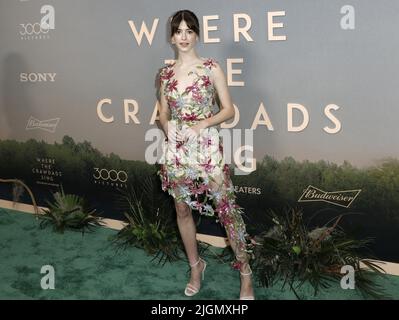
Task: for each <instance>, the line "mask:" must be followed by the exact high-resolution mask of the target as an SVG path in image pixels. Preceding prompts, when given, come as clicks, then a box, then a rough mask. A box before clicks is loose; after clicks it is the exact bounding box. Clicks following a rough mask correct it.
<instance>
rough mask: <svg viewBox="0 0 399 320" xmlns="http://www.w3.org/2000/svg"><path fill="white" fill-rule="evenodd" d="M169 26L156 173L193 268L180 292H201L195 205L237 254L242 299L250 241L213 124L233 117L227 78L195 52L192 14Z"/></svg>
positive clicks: (248, 288)
mask: <svg viewBox="0 0 399 320" xmlns="http://www.w3.org/2000/svg"><path fill="white" fill-rule="evenodd" d="M170 24H171V25H170V27H171V42H172V44H174V45H175V46H176V48H177V52H178V58H177V59H176V61H175V62H174V63H172V64H167V65H165V66H164V67H163V68H162V69H161V72H160V114H159V119H160V123H161V126H162V129H163V130H164V132H165V134H166V138H165V140H164V141H163V152H162V156H161V159H160V160H159V163H161V169H160V170H159V171H158V174H159V176H160V178H161V180H162V189H163V190H164V191H166V190H167V191H168V192H169V194H170V195H172V196H173V197H174V201H175V206H176V212H177V224H178V228H179V231H180V235H181V238H182V240H183V243H184V247H185V250H186V253H187V257H188V260H189V264H190V266H191V278H190V281H189V283H188V284H187V286H186V289H185V291H184V292H185V294H186V295H187V296H193V295H195V294H196V293H197V292H198V291H199V289H200V286H201V275H202V280H203V279H204V272H205V269H206V262H205V261H204V260H203V259H201V258H200V257H199V255H198V249H197V241H196V228H195V224H194V220H193V216H192V209H195V210H198V211H199V213H200V214H205V215H209V216H215V217H217V221H220V222H221V224H222V225H223V226H224V227H225V229H226V232H227V236H228V239H229V243H230V245H231V247H232V249H233V250H234V253H235V256H236V261H234V262H233V267H234V268H236V269H239V270H240V275H241V291H240V299H244V300H247V299H251V300H252V299H254V292H253V288H252V280H251V274H252V271H251V268H250V266H249V258H250V255H249V253H250V252H251V250H250V241H249V237H248V234H247V233H246V228H245V224H244V221H243V219H242V216H241V214H242V208H241V207H239V206H238V205H237V204H236V203H235V195H234V187H233V184H232V182H231V179H230V171H229V167H228V165H227V164H225V162H224V158H223V146H222V143H221V142H220V139H219V132H218V130H217V129H216V128H215V126H216V125H218V124H220V123H222V122H224V121H226V120H228V119H230V118H232V117H233V116H234V107H233V104H232V101H231V97H230V94H229V91H228V88H227V83H226V78H225V75H224V73H223V70H222V68H221V67H220V66H219V64H218V62H217V61H216V60H214V59H212V58H208V59H204V58H201V57H199V56H198V55H197V53H196V51H195V45H196V43H197V42H198V41H199V33H200V32H199V23H198V19H197V17H196V16H195V14H194V13H193V12H191V11H189V10H181V11H178V12H176V13H175V14H174V16H173V17H172V19H171V21H170ZM216 94H217V95H218V96H219V100H220V102H221V103H220V104H221V107H220V111H219V112H218V113H216V112H215V110H213V105H214V104H215V95H216ZM209 202H211V203H212V205H210V204H209Z"/></svg>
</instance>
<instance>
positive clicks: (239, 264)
mask: <svg viewBox="0 0 399 320" xmlns="http://www.w3.org/2000/svg"><path fill="white" fill-rule="evenodd" d="M242 265H243V263H242V262H241V261H238V260H235V261H234V262H233V263H232V265H231V266H232V268H233V269H235V270H241V267H242Z"/></svg>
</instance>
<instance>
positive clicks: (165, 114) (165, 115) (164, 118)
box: [159, 81, 170, 136]
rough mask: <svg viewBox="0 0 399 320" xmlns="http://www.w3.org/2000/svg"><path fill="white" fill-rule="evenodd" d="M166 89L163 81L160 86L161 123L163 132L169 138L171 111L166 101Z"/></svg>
mask: <svg viewBox="0 0 399 320" xmlns="http://www.w3.org/2000/svg"><path fill="white" fill-rule="evenodd" d="M164 89H165V82H164V81H161V84H160V89H159V91H160V94H159V96H160V99H159V105H160V107H159V122H160V123H161V127H162V130H163V131H164V133H165V135H166V136H167V133H168V121H169V118H170V110H169V106H168V102H167V101H166V98H165V95H164Z"/></svg>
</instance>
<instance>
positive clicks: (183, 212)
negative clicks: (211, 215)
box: [175, 200, 204, 288]
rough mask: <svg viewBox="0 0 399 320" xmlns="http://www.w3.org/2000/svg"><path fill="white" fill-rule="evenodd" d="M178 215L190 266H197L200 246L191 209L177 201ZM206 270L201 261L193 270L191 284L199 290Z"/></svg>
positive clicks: (178, 222)
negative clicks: (202, 274) (202, 273)
mask: <svg viewBox="0 0 399 320" xmlns="http://www.w3.org/2000/svg"><path fill="white" fill-rule="evenodd" d="M175 206H176V213H177V226H178V227H179V231H180V236H181V238H182V240H183V244H184V248H185V250H186V254H187V257H188V261H189V263H190V265H193V264H195V263H196V262H197V261H198V259H199V255H198V246H197V239H196V227H195V223H194V219H193V215H192V211H191V208H190V207H189V206H188V204H187V203H185V202H177V201H176V200H175ZM203 269H204V263H203V262H202V261H200V263H198V264H197V265H196V266H194V267H192V268H191V278H190V283H191V284H192V285H193V286H194V287H196V288H199V287H200V284H201V272H202V270H203Z"/></svg>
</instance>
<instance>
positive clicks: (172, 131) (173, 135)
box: [167, 121, 184, 144]
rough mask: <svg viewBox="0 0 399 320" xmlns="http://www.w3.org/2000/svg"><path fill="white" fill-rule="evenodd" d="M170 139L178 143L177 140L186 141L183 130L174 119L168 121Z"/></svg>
mask: <svg viewBox="0 0 399 320" xmlns="http://www.w3.org/2000/svg"><path fill="white" fill-rule="evenodd" d="M167 130H168V131H167V136H168V140H169V141H170V142H171V143H174V144H175V143H176V142H177V141H184V137H183V134H182V132H181V131H180V130H179V129H178V128H177V126H176V123H175V122H173V121H168V129H167Z"/></svg>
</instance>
